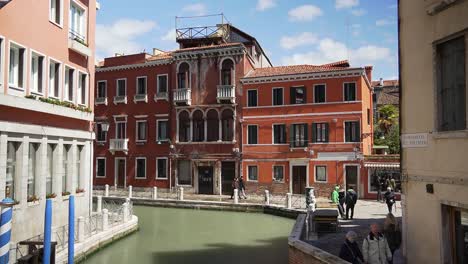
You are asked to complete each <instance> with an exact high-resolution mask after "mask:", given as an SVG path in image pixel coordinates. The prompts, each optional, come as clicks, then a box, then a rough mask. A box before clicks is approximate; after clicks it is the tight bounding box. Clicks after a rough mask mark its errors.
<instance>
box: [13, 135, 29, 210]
mask: <svg viewBox="0 0 468 264" xmlns="http://www.w3.org/2000/svg"><path fill="white" fill-rule="evenodd" d="M28 166H29V136H23V142H22V143H21V146H20V148H19V150H18V154H17V155H16V170H17V171H16V175H15V187H14V188H15V200H16V201H19V202H20V206H21V207H23V206H26V204H27V201H28V176H29V170H28V169H29V168H28Z"/></svg>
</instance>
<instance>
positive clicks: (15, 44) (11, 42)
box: [7, 40, 28, 92]
mask: <svg viewBox="0 0 468 264" xmlns="http://www.w3.org/2000/svg"><path fill="white" fill-rule="evenodd" d="M8 44H9V46H8V62H7V69H8V74H7V76H8V87H9V88H10V89H13V90H17V91H20V92H24V91H25V90H26V87H27V84H26V79H27V78H26V75H27V74H26V73H27V69H28V68H27V61H28V48H26V47H25V46H24V45H21V44H19V43H17V42H15V41H12V40H10V41H9V43H8ZM12 46H14V48H16V49H18V59H19V50H20V49H24V54H23V76H18V82H19V78H20V77H21V79H22V81H23V87H19V85H18V84H14V83H11V82H10V60H11V57H10V49H11V48H12ZM18 67H19V61H18ZM18 71H19V70H18ZM18 74H19V73H18Z"/></svg>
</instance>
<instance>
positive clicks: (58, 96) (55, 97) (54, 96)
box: [47, 57, 63, 99]
mask: <svg viewBox="0 0 468 264" xmlns="http://www.w3.org/2000/svg"><path fill="white" fill-rule="evenodd" d="M52 63H54V64H59V72H58V76H57V75H56V76H54V82H55V78H57V77H58V78H59V80H58V82H57V83H58V94H55V92H54V95H53V96H52V95H51V94H52V93H51V92H53V91H54V90H55V87H54V89H52V90H51V89H50V85H51V81H50V65H51V64H52ZM62 69H63V63H62V62H61V61H59V60H56V59H54V58H52V57H49V59H48V65H47V73H48V75H47V83H48V85H47V97H51V98H54V99H60V94H61V91H62V89H61V88H62V87H61V86H62V85H61V84H62V72H63V70H62Z"/></svg>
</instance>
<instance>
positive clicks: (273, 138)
mask: <svg viewBox="0 0 468 264" xmlns="http://www.w3.org/2000/svg"><path fill="white" fill-rule="evenodd" d="M280 125H283V126H284V131H285V132H286V131H287V126H286V124H285V123H273V124H271V144H272V145H288V133H287V132H286V133H285V134H286V135H285V139H286V143H275V126H280ZM257 133H258V131H257Z"/></svg>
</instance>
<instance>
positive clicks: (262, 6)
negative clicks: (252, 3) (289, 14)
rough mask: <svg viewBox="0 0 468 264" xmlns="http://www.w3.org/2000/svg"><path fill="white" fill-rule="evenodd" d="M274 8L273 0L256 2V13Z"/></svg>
mask: <svg viewBox="0 0 468 264" xmlns="http://www.w3.org/2000/svg"><path fill="white" fill-rule="evenodd" d="M275 6H276V1H275V0H258V1H257V10H258V11H265V10H267V9H269V8H273V7H275Z"/></svg>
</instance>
